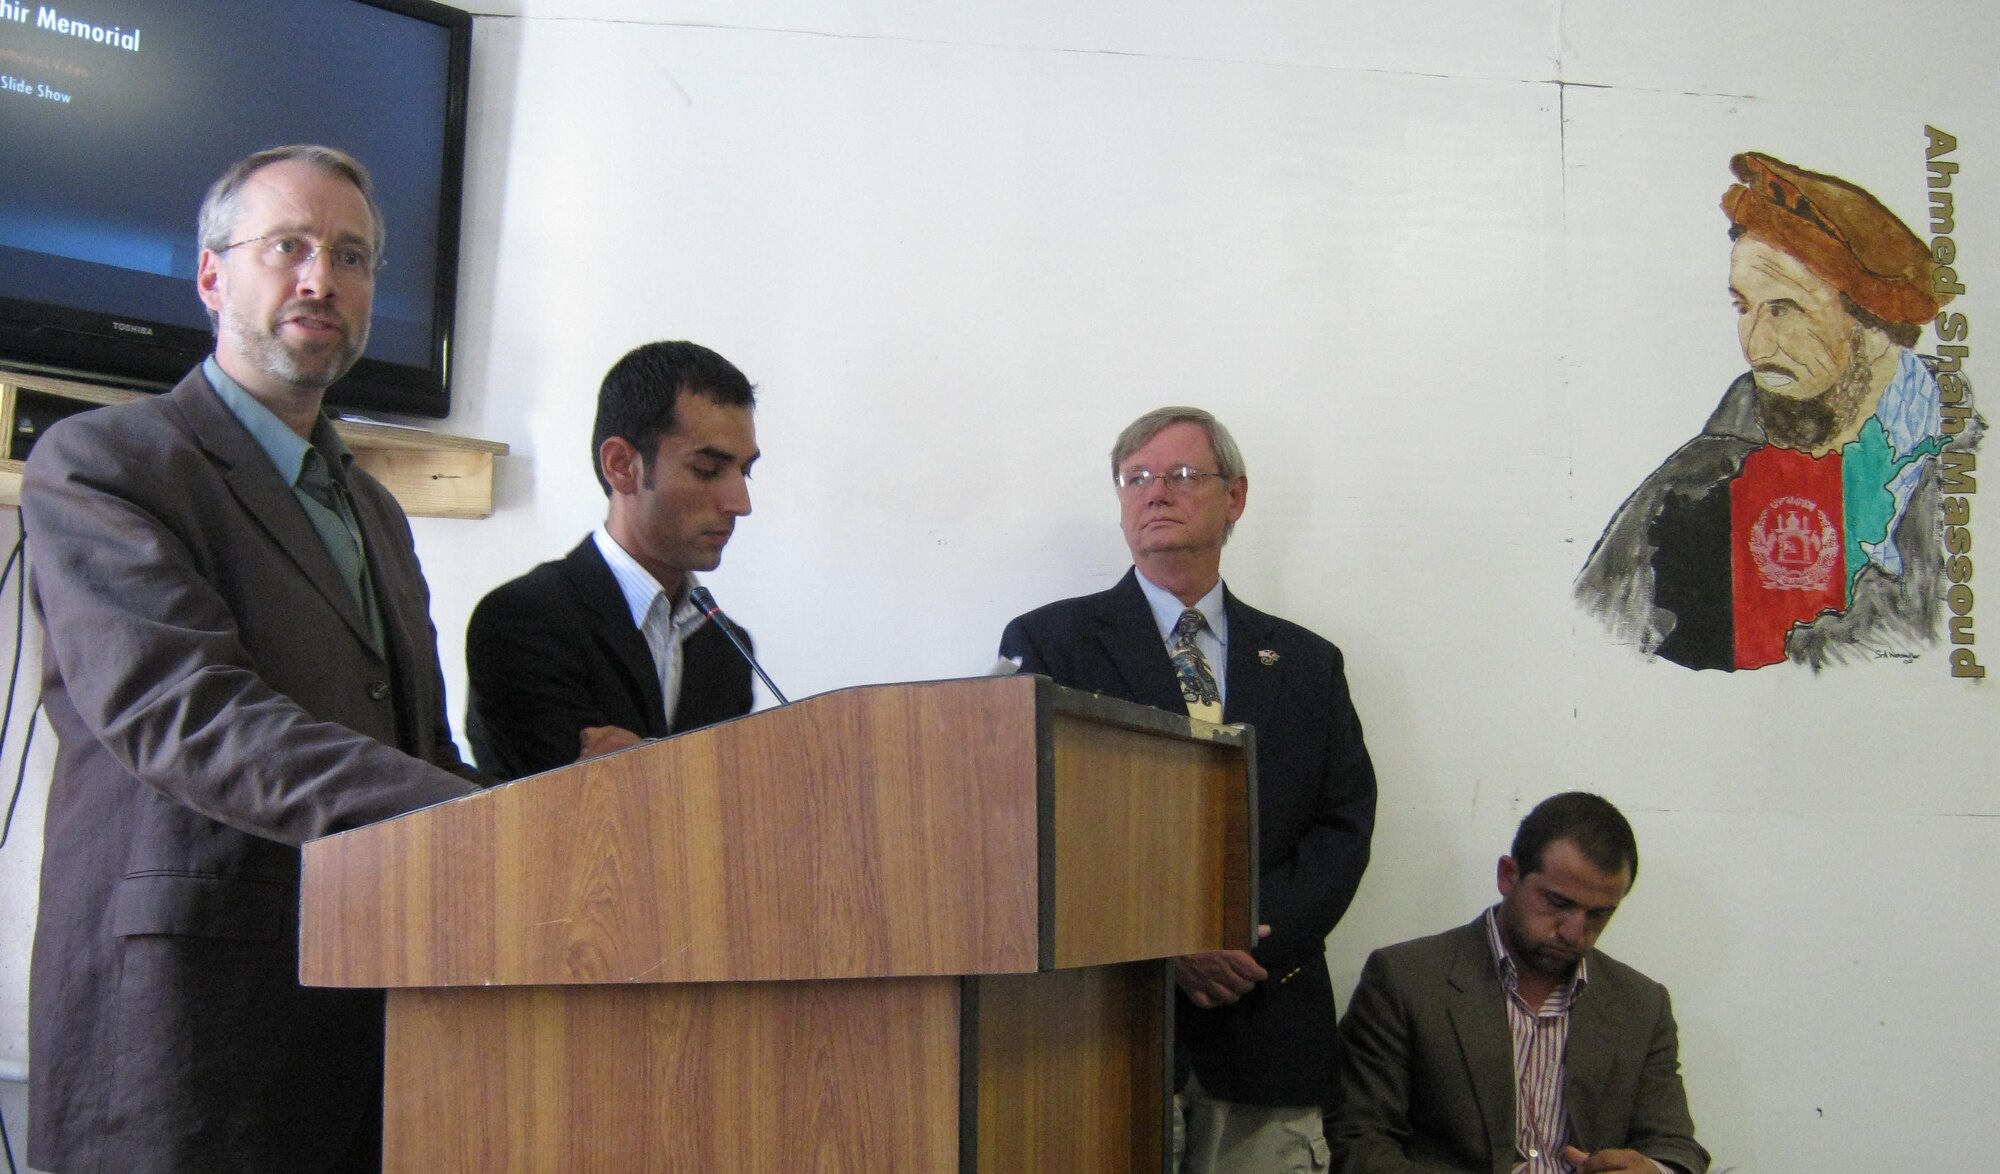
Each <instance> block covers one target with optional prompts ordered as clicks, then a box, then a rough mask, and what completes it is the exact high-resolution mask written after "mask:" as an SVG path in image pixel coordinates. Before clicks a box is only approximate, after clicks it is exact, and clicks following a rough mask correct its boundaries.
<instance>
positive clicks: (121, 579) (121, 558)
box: [21, 147, 482, 1174]
mask: <svg viewBox="0 0 2000 1174" xmlns="http://www.w3.org/2000/svg"><path fill="white" fill-rule="evenodd" d="M200 244H201V247H202V251H201V260H200V267H199V270H198V273H197V276H196V282H195V284H196V289H197V292H198V293H199V294H200V296H201V299H202V301H203V302H204V303H205V304H206V305H207V306H208V309H209V312H210V315H211V317H212V318H213V320H214V322H215V353H214V354H213V355H211V356H210V357H209V358H208V359H206V360H205V361H203V363H202V364H201V366H200V367H198V368H196V369H195V370H194V371H192V372H190V373H189V374H188V376H187V378H185V379H183V380H182V381H181V383H180V385H179V386H178V387H176V388H174V389H173V390H172V391H170V392H167V393H166V394H164V395H160V396H152V397H148V398H145V399H142V400H138V401H135V402H132V403H126V404H120V405H117V406H113V407H106V408H100V409H97V410H95V411H92V412H88V413H85V414H83V415H79V416H75V417H72V418H70V419H68V420H65V421H63V422H61V423H59V424H56V425H55V426H53V427H52V428H50V429H49V430H48V432H47V433H46V434H44V435H43V436H42V437H41V439H40V440H39V441H38V442H37V443H36V445H35V447H34V450H33V453H32V454H31V456H30V457H29V459H28V466H27V473H26V477H25V481H24V483H23V487H22V490H21V515H22V524H23V527H24V529H25V530H26V532H27V533H29V534H31V535H33V541H32V542H31V543H30V557H31V558H32V559H33V561H34V571H35V573H34V578H33V587H34V599H35V608H36V611H37V612H38V613H39V615H40V616H41V620H42V627H43V632H44V636H43V653H44V668H43V674H42V679H43V690H44V693H43V699H44V703H45V704H46V705H47V708H48V714H49V720H50V722H51V724H53V725H54V727H55V730H56V734H57V735H58V737H59V738H60V739H61V748H60V750H59V751H58V752H57V756H56V765H55V773H54V778H53V779H52V781H51V784H50V790H49V803H48V821H47V826H46V829H45V832H44V838H43V858H42V886H41V911H40V919H39V922H38V924H37V928H36V933H35V952H34V963H33V972H32V975H31V979H30V984H29V1020H28V1035H29V1047H30V1049H31V1051H32V1053H33V1056H34V1061H33V1065H32V1067H31V1069H30V1082H31V1091H30V1097H29V1106H30V1114H31V1120H30V1126H29V1151H28V1160H29V1161H30V1162H31V1163H32V1164H33V1165H34V1166H35V1167H36V1168H37V1169H43V1170H51V1171H70V1170H119V1171H190V1172H193V1171H200V1172H203V1174H215V1172H218V1171H272V1170H288V1171H319V1172H327V1171H341V1172H346V1171H373V1170H378V1169H380V1167H381V1161H382V1141H381V1110H382V995H381V992H379V991H353V990H308V989H306V988H304V987H301V986H300V985H299V981H298V965H299V959H298V942H299V924H298V920H299V919H298V911H299V879H300V855H299V846H300V845H301V844H303V843H305V842H306V841H307V840H310V839H313V838H315V837H318V836H324V835H327V834H328V833H331V832H337V831H341V830H342V829H345V828H351V827H355V826H358V825H361V824H366V823H372V822H374V821H376V820H380V819H385V818H388V817H390V816H394V815H400V814H402V813H404V812H407V811H411V810H414V809H416V808H419V807H424V806H427V805H429V804H432V803H439V802H443V801H445V800H448V799H455V798H458V797H460V796H464V795H469V794H472V793H474V792H475V791H476V790H477V785H478V783H479V782H480V781H482V779H481V776H479V775H478V774H477V773H476V772H474V771H473V770H472V769H471V768H470V767H468V766H466V765H465V764H464V763H462V762H461V761H460V760H459V757H458V751H457V750H456V748H455V747H454V745H453V742H452V737H451V730H450V728H449V725H448V723H447V721H446V719H445V710H444V684H443V680H442V676H441V674H440V673H439V671H438V660H437V635H436V632H435V631H434V630H433V629H432V627H431V621H430V594H429V590H428V588H427V587H426V586H425V584H424V577H423V571H422V569H421V568H420V567H419V566H418V564H417V553H416V549H415V547H414V545H413V544H412V542H411V538H410V527H409V522H408V521H407V520H406V519H405V518H404V516H403V511H402V510H401V509H400V508H399V507H398V506H397V504H396V502H395V499H394V498H392V497H390V495H389V493H388V491H387V490H385V489H383V488H382V486H381V485H380V484H378V483H377V482H376V481H375V480H374V479H373V478H371V477H370V476H368V474H367V473H365V472H363V471H362V470H361V469H359V468H357V467H355V466H354V465H353V457H352V455H351V454H350V453H349V452H348V451H347V449H346V447H345V446H344V445H343V444H342V443H341V440H340V437H339V436H338V434H336V433H335V431H334V429H333V425H332V423H331V422H329V421H328V420H327V419H326V418H325V417H324V416H323V415H322V414H321V412H320V401H321V397H322V396H323V395H324V394H325V392H326V389H327V388H328V387H329V386H330V385H331V384H332V383H333V382H334V381H335V380H337V379H339V378H340V377H341V376H342V375H344V374H346V372H347V370H348V368H349V367H351V366H352V365H353V364H354V361H355V360H356V359H357V358H359V357H360V355H361V352H362V350H363V349H364V348H365V347H366V345H367V341H368V322H369V311H370V308H371V305H372V302H373V299H374V292H375V275H376V272H377V270H378V269H379V268H380V266H381V257H382V246H383V224H382V214H381V211H380V209H379V208H378V207H377V205H376V203H375V200H374V197H373V195H372V192H371V186H370V180H369V176H368V172H367V171H366V170H365V169H364V168H363V167H362V166H361V164H360V163H358V162H356V161H355V160H354V159H352V158H351V157H349V156H347V155H345V154H343V153H341V152H339V151H336V150H333V149H331V148H327V147H280V148H276V149H273V150H269V151H263V152H259V153H258V154H256V155H252V156H250V157H249V158H248V159H245V160H243V161H242V162H240V163H238V164H236V165H235V166H234V167H232V168H231V169H230V170H229V171H228V172H227V173H226V174H225V175H223V177H222V178H221V179H220V180H218V181H217V182H216V184H215V186H214V187H213V188H211V189H210V191H209V194H208V198H207V200H206V201H205V202H204V203H203V205H202V209H201V215H200Z"/></svg>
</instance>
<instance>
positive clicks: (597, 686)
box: [465, 538, 751, 779]
mask: <svg viewBox="0 0 2000 1174" xmlns="http://www.w3.org/2000/svg"><path fill="white" fill-rule="evenodd" d="M737 633H738V634H739V635H740V636H742V637H743V642H744V643H745V644H746V645H747V644H748V643H749V642H750V635H749V633H747V632H744V631H743V630H742V629H741V628H738V629H737ZM681 657H682V660H681V696H680V705H679V707H678V709H677V710H676V712H675V713H674V720H673V723H672V725H671V727H669V724H668V722H667V715H666V708H665V704H664V702H663V701H662V699H661V697H660V675H659V672H658V670H656V669H655V668H654V666H653V654H652V651H651V650H650V649H649V648H647V647H646V637H645V636H643V635H641V634H640V632H639V629H638V627H637V626H635V625H634V624H633V623H632V609H631V608H629V607H627V606H626V604H625V595H624V593H623V592H621V591H620V590H619V589H618V580H617V579H615V578H613V577H612V575H611V568H610V567H608V566H606V565H605V562H604V556H603V555H602V554H600V553H598V550H597V543H595V542H594V541H592V540H591V539H589V538H585V539H584V540H583V541H582V542H581V543H578V544H577V547H576V549H575V550H572V551H570V552H569V554H568V555H567V556H566V557H564V558H563V559H561V560H559V561H557V562H549V563H543V564H542V565H540V566H538V567H536V568H535V569H534V570H532V571H529V572H528V573H527V574H525V575H522V576H521V577H520V578H518V579H513V580H510V581H508V582H506V583H502V584H501V585H500V586H498V587H496V588H494V589H493V591H492V592H491V593H490V594H488V595H487V596H486V598H485V599H482V600H480V601H479V606H478V607H476V608H474V609H473V611H472V622H471V624H470V625H468V626H467V628H466V632H465V663H466V670H467V676H468V677H469V680H470V692H471V701H470V702H469V703H468V705H467V708H466V715H465V733H466V738H467V739H468V740H469V741H470V742H471V743H472V756H473V758H474V759H475V760H477V761H478V763H479V765H480V767H481V768H482V769H484V770H486V771H488V772H489V773H492V774H496V775H499V776H500V777H502V778H509V779H513V778H519V777H521V776H522V775H531V774H535V773H537V772H539V771H545V770H553V769H554V768H556V767H558V766H563V765H565V764H567V763H571V762H575V761H576V755H577V736H578V735H579V734H580V733H581V732H582V731H583V729H584V727H586V726H620V727H622V728H624V729H628V730H631V731H632V732H633V733H635V734H639V735H642V736H644V737H648V738H664V737H666V736H667V734H668V733H669V732H672V733H676V734H678V733H684V732H686V731H688V730H692V729H698V728H700V727H701V726H705V725H710V724H712V723H714V722H719V721H724V720H727V719H729V718H732V717H741V716H742V715H744V714H746V713H749V712H750V704H751V694H750V666H749V665H748V664H746V663H745V662H744V660H743V657H742V655H741V654H739V653H738V652H737V651H736V649H734V648H732V647H730V644H729V638H728V637H727V636H725V635H724V634H723V633H722V632H721V630H720V629H718V628H717V627H716V626H715V624H714V623H707V624H703V625H702V626H701V627H699V628H697V629H695V630H694V632H693V634H691V635H690V636H689V637H688V638H687V641H686V643H684V644H683V645H682V646H681Z"/></svg>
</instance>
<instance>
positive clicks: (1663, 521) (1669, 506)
mask: <svg viewBox="0 0 2000 1174" xmlns="http://www.w3.org/2000/svg"><path fill="white" fill-rule="evenodd" d="M1729 166H1730V170H1731V171H1732V172H1734V173H1735V175H1736V178H1737V179H1738V180H1739V181H1741V182H1739V183H1737V184H1734V185H1732V186H1731V187H1730V188H1729V190H1728V191H1727V192H1725V193H1724V194H1723V197H1722V210H1723V212H1724V213H1725V214H1726V215H1727V216H1728V218H1729V223H1730V230H1729V236H1730V239H1731V241H1733V242H1734V243H1733V245H1732V247H1731V250H1730V256H1729V293H1730V298H1731V300H1732V301H1733V302H1734V303H1735V305H1736V312H1737V314H1738V315H1739V318H1738V320H1737V331H1736V333H1737V339H1738V341H1739V342H1740V343H1741V344H1742V347H1743V357H1744V359H1745V360H1746V361H1747V362H1748V363H1749V365H1750V369H1749V370H1748V371H1746V372H1745V373H1744V374H1743V375H1741V376H1739V377H1738V378H1737V379H1736V381H1735V382H1734V383H1732V384H1730V386H1729V390H1728V391H1727V392H1726V393H1725V394H1724V395H1723V397H1722V402H1721V404H1720V405H1718V406H1717V407H1716V409H1715V412H1714V413H1713V414H1712V415H1711V416H1710V417H1709V419H1708V423H1707V425H1706V426H1704V427H1703V429H1702V432H1701V435H1699V436H1697V437H1695V438H1694V439H1693V440H1690V441H1688V442H1687V443H1686V444H1684V445H1682V446H1681V447H1680V448H1679V449H1678V450H1677V451H1675V452H1674V453H1673V455H1671V456H1669V457H1668V458H1667V459H1666V461H1665V462H1664V463H1663V464H1661V465H1660V467H1659V468H1658V469H1655V470H1654V471H1653V473H1652V475H1651V476H1649V477H1647V478H1646V480H1645V482H1644V483H1643V484H1641V485H1640V486H1639V488H1638V489H1637V490H1636V491H1635V492H1634V493H1633V494H1632V496H1630V497H1629V498H1627V499H1626V500H1625V503H1624V504H1623V505H1621V506H1620V507H1619V508H1618V512H1617V513H1616V514H1614V515H1613V516H1612V518H1611V522H1610V524H1609V525H1608V526H1606V527H1605V530H1604V533H1603V535H1602V536H1601V537H1600V538H1599V539H1598V541H1597V546H1596V548H1595V549H1593V550H1592V551H1591V554H1590V559H1589V561H1588V562H1587V563H1586V564H1585V565H1584V568H1583V570H1582V572H1581V573H1580V574H1579V575H1578V576H1577V580H1576V589H1575V590H1576V598H1577V601H1578V603H1579V604H1580V605H1581V606H1583V607H1584V608H1585V609H1586V610H1587V611H1589V612H1591V613H1592V614H1593V615H1596V616H1597V617H1598V618H1600V619H1602V620H1603V621H1605V623H1606V625H1607V626H1608V627H1609V628H1610V630H1611V632H1612V634H1613V635H1614V636H1616V637H1617V638H1619V639H1621V640H1625V641H1628V642H1631V643H1634V644H1637V645H1638V646H1639V648H1640V649H1641V650H1642V651H1644V652H1645V653H1647V654H1648V655H1649V656H1658V657H1661V658H1662V659H1665V660H1669V661H1672V662H1673V663H1675V664H1679V665H1684V666H1686V667H1688V668H1695V669H1704V668H1712V669H1724V670H1730V669H1755V668H1761V667H1763V666H1765V665H1770V664H1776V663H1778V662H1780V661H1783V660H1787V659H1790V660H1792V661H1796V662H1799V663H1802V664H1806V665H1809V666H1811V667H1812V668H1813V669H1815V670H1817V669H1819V668H1822V667H1825V666H1826V665H1828V664H1833V663H1839V662H1841V661H1844V660H1849V659H1860V658H1863V657H1869V658H1872V657H1874V656H1877V655H1880V654H1884V653H1887V654H1904V655H1907V654H1909V653H1911V652H1913V651H1915V650H1916V649H1919V648H1922V647H1924V646H1928V645H1931V644H1934V643H1936V641H1937V640H1938V636H1939V630H1940V626H1941V623H1942V618H1943V600H1944V595H1945V588H1946V586H1947V584H1946V581H1945V573H1944V571H1945V564H1944V552H1943V548H1942V545H1941V533H1942V527H1941V522H1940V500H1941V497H1942V492H1941V486H1942V483H1943V472H1942V464H1943V462H1942V458H1943V454H1944V453H1945V452H1946V451H1947V450H1948V449H1955V450H1958V451H1961V452H1963V451H1970V450H1971V449H1972V448H1974V447H1975V446H1976V445H1977V443H1978V439H1979V431H1980V427H1979V423H1978V417H1976V416H1974V415H1972V414H1971V413H1970V412H1969V410H1968V411H1959V410H1957V408H1958V407H1959V406H1960V405H1962V406H1963V407H1965V408H1967V409H1969V407H1970V397H1971V393H1970V390H1969V388H1968V386H1967V384H1966V383H1965V379H1964V375H1963V373H1962V372H1960V371H1959V370H1958V360H1957V359H1951V360H1949V361H1947V362H1944V363H1940V361H1939V360H1938V359H1936V358H1934V357H1932V356H1920V355H1918V354H1917V353H1916V352H1915V351H1913V350H1912V349H1911V348H1912V347H1914V346H1915V345H1916V343H1917V340H1918V338H1919V336H1920V334H1921V332H1922V329H1923V327H1924V325H1925V324H1927V323H1929V322H1930V321H1931V320H1932V319H1933V318H1935V317H1937V315H1938V311H1939V309H1940V307H1942V306H1943V305H1944V303H1946V302H1948V301H1949V300H1950V298H1951V293H1950V292H1949V291H1946V292H1942V293H1941V292H1940V291H1939V286H1940V285H1941V284H1943V283H1940V282H1938V281H1937V280H1936V272H1937V266H1936V264H1935V263H1934V261H1933V259H1932V256H1931V251H1930V247H1929V246H1928V245H1927V244H1925V243H1924V242H1923V241H1922V240H1920V239H1918V237H1917V235H1916V234H1915V233H1913V232H1911V231H1910V229H1909V227H1908V226H1907V225H1905V224H1904V223H1903V222H1902V220H1900V219H1898V218H1897V217H1896V215H1895V214H1894V213H1893V212H1890V211H1889V210H1888V209H1887V208H1885V207H1883V206H1882V204H1881V202H1880V201H1878V200H1877V199H1875V197H1874V196H1872V195H1870V194H1869V193H1868V192H1866V191H1863V190H1862V189H1861V188H1858V187H1856V186H1854V185H1853V184H1850V183H1848V182H1847V181H1845V180H1843V179H1839V178H1836V177H1834V176H1831V175H1821V174H1818V173H1816V172H1811V171H1806V170H1804V169H1802V168H1798V167H1794V166H1792V165H1791V164H1789V163H1785V162H1782V161H1780V160H1778V159H1774V158H1772V157H1771V156H1769V155H1762V154H1756V153H1748V154H1742V155H1737V156H1736V157H1735V158H1733V159H1731V160H1730V162H1729ZM1947 403H1949V404H1952V405H1953V406H1954V410H1953V411H1951V412H1947V411H1945V405H1946V404H1947ZM1968 421H1969V422H1970V423H1969V424H1967V422H1968Z"/></svg>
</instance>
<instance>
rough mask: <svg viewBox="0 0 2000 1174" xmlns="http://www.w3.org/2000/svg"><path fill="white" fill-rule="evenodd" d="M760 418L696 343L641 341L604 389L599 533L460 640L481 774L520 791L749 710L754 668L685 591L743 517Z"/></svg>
mask: <svg viewBox="0 0 2000 1174" xmlns="http://www.w3.org/2000/svg"><path fill="white" fill-rule="evenodd" d="M755 407H756V391H755V389H754V388H752V387H751V385H750V381H749V380H748V379H745V378H744V377H743V373H742V372H741V371H739V370H737V369H736V367H735V365H734V364H732V363H731V362H730V361H729V360H728V359H725V358H723V357H722V356H721V355H718V354H716V353H715V352H714V351H712V350H709V349H708V348H707V347H705V346H697V345H696V344H694V343H691V342H652V343H647V344H646V345H644V346H642V347H638V348H636V349H634V350H633V351H631V352H630V353H628V354H627V355H626V356H625V357H624V358H622V359H620V360H618V362H617V363H616V364H615V365H614V366H613V367H612V368H611V370H610V372H609V373H607V374H606V375H605V376H604V382H603V385H602V386H601V387H600V388H599V390H598V394H597V421H596V425H595V427H593V428H592V430H591V455H592V460H593V462H594V463H595V466H596V470H597V483H598V484H599V485H600V486H602V487H603V489H604V494H605V497H606V498H608V499H609V505H608V506H607V509H606V514H605V519H604V524H603V525H602V526H599V527H598V528H597V529H596V531H594V532H593V533H592V534H590V536H589V537H586V538H585V539H584V540H583V541H582V542H581V543H579V544H578V545H577V547H576V549H574V550H572V551H570V552H569V554H568V555H567V556H566V557H564V558H563V559H561V560H559V561H557V562H549V563H543V564H542V565H541V566H538V567H536V568H535V569H534V570H532V571H529V572H528V573H527V574H525V575H522V576H521V577H520V578H518V579H514V580H512V581H511V582H507V583H503V584H501V585H500V586H499V587H496V588H494V590H493V591H492V593H491V594H489V595H487V597H486V598H485V599H482V600H480V602H479V606H478V607H476V608H474V609H473V612H472V622H471V624H470V625H469V626H468V627H467V629H466V634H465V661H466V669H467V676H468V677H469V679H470V686H471V695H472V699H471V703H470V705H469V706H468V708H467V713H466V719H465V727H466V737H467V738H469V739H470V740H471V742H472V755H473V757H474V758H476V759H477V760H478V761H479V765H480V766H481V767H482V768H484V769H485V770H487V771H489V772H491V773H493V774H496V775H499V776H501V777H502V778H510V779H511V778H519V777H520V776H522V775H529V774H535V773H537V772H540V771H545V770H550V769H553V768H555V767H558V766H562V765H564V764H565V763H568V762H571V761H573V760H575V758H576V757H577V754H578V752H579V751H581V752H582V753H583V754H585V755H586V756H588V755H593V754H607V753H610V752H611V751H613V750H621V749H623V748H625V747H627V746H636V745H638V744H639V742H640V741H642V740H643V739H646V738H664V737H666V736H667V735H668V734H670V733H676V734H677V733H682V732H684V731H687V730H692V729H696V728H698V727H700V726H705V725H709V724H711V723H713V722H719V721H723V720H726V719H728V718H732V717H741V716H742V715H743V714H746V713H749V712H750V704H751V693H750V666H749V665H748V663H747V662H745V660H744V659H743V657H742V655H741V654H740V653H738V652H737V650H736V649H734V648H732V647H731V646H730V643H729V639H728V637H727V635H726V634H725V633H723V632H722V631H721V630H720V629H718V628H717V627H716V624H715V623H714V622H710V621H709V620H708V618H707V617H706V616H705V615H703V613H702V611H701V608H700V607H699V606H697V605H696V603H695V602H694V600H693V598H692V593H693V591H694V588H695V587H696V585H697V584H696V582H695V572H696V571H712V570H714V569H715V568H716V567H717V566H719V565H720V564H721V562H722V548H723V547H724V546H725V545H727V544H728V542H729V538H730V535H731V534H733V533H734V532H735V529H736V519H738V518H740V517H743V516H744V515H746V514H748V513H749V512H750V468H751V466H752V465H754V464H756V462H757V425H756V421H755V420H754V418H753V416H752V414H751V413H752V411H753V410H754V408H755ZM717 622H722V621H717ZM748 639H749V637H748V635H747V634H745V635H744V640H745V642H746V647H747V642H748Z"/></svg>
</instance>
